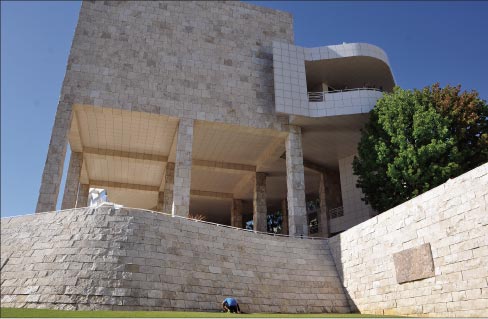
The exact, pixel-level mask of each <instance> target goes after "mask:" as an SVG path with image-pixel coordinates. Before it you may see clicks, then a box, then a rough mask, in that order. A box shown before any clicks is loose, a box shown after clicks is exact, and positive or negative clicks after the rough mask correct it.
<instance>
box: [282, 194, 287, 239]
mask: <svg viewBox="0 0 488 319" xmlns="http://www.w3.org/2000/svg"><path fill="white" fill-rule="evenodd" d="M281 212H282V214H283V221H282V223H281V233H282V234H283V235H288V205H287V202H286V198H285V199H283V200H282V201H281Z"/></svg>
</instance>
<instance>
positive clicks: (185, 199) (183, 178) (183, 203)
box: [172, 118, 193, 217]
mask: <svg viewBox="0 0 488 319" xmlns="http://www.w3.org/2000/svg"><path fill="white" fill-rule="evenodd" d="M192 146H193V120H192V119H185V118H181V119H180V123H179V125H178V132H177V141H176V161H175V173H174V188H173V209H172V215H178V216H184V217H188V214H189V212H190V186H191V165H192V162H191V157H192V154H191V153H192Z"/></svg>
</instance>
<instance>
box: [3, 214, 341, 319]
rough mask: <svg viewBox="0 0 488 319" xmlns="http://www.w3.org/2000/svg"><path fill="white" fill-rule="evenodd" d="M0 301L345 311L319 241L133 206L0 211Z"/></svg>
mask: <svg viewBox="0 0 488 319" xmlns="http://www.w3.org/2000/svg"><path fill="white" fill-rule="evenodd" d="M1 227H2V230H1V231H2V233H1V235H2V237H1V240H2V251H1V253H2V263H3V262H4V261H5V260H7V258H8V261H7V263H6V264H5V266H4V267H3V269H2V272H1V282H2V285H1V295H2V299H1V302H2V307H35V308H46V307H48V308H58V309H114V310H211V311H218V310H220V307H221V302H222V300H223V298H224V297H227V296H234V297H236V298H237V299H238V301H239V303H240V305H241V308H242V310H243V311H245V312H291V313H297V312H348V311H349V306H348V304H347V299H346V296H345V294H344V292H343V289H342V286H341V283H340V280H339V277H338V275H337V270H336V268H335V265H334V261H333V260H332V256H331V254H330V251H329V248H328V244H327V241H326V240H312V239H299V238H287V237H274V236H269V235H264V234H255V233H253V232H248V231H245V230H236V229H232V228H226V227H218V226H216V225H211V224H206V223H202V222H197V221H192V220H187V219H183V218H178V217H171V216H170V215H166V214H161V213H154V212H149V211H143V210H137V209H125V208H122V209H115V208H113V207H112V206H111V205H104V206H101V207H99V208H97V209H89V208H84V209H73V210H67V211H61V212H57V213H45V214H36V215H31V216H22V217H15V218H5V219H2V223H1Z"/></svg>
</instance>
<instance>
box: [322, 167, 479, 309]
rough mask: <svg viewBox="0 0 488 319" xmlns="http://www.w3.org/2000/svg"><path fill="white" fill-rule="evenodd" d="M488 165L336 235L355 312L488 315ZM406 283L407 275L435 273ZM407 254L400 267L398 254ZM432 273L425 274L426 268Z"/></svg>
mask: <svg viewBox="0 0 488 319" xmlns="http://www.w3.org/2000/svg"><path fill="white" fill-rule="evenodd" d="M487 203H488V164H484V165H482V166H480V167H478V168H476V169H474V170H472V171H470V172H468V173H466V174H464V175H462V176H460V177H458V178H455V179H451V180H449V181H448V182H447V183H445V184H443V185H441V186H439V187H437V188H435V189H432V190H431V191H429V192H426V193H424V194H422V195H420V196H418V197H416V198H414V199H412V200H410V201H408V202H406V203H404V204H402V205H399V206H397V207H395V208H393V209H391V210H389V211H387V212H384V213H382V214H380V215H378V216H376V217H374V218H372V219H370V220H367V221H365V222H363V223H361V224H359V225H357V226H355V227H353V228H351V229H349V230H347V231H345V232H343V233H341V234H340V235H337V236H335V237H333V238H331V239H329V245H330V247H331V251H332V253H333V256H334V259H335V261H336V265H337V268H338V271H339V274H340V276H341V278H342V280H343V284H344V287H345V289H346V291H347V294H348V296H349V301H350V305H351V308H352V310H359V311H360V312H361V313H373V314H399V315H414V316H421V315H424V316H427V315H428V316H441V317H451V316H455V317H462V316H475V317H480V316H483V317H488V205H487ZM422 244H430V249H431V254H432V257H431V259H430V260H431V261H433V273H432V276H429V277H428V278H425V279H419V280H413V281H408V282H404V283H401V284H399V283H398V282H397V279H396V277H397V272H398V273H400V275H404V274H407V275H414V276H415V275H418V274H419V273H421V272H423V271H426V272H427V273H428V272H429V267H430V266H429V265H431V264H429V263H428V262H426V261H428V258H427V257H428V255H425V254H424V255H423V253H422V249H421V247H420V246H421V245H422ZM407 249H412V250H410V251H407V252H403V254H401V255H402V256H403V257H405V256H406V259H403V260H402V262H405V263H406V264H402V263H401V262H400V263H397V265H395V263H394V259H393V255H394V254H395V253H398V252H402V251H404V250H407ZM424 275H425V274H424Z"/></svg>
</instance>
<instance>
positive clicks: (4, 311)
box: [0, 308, 386, 318]
mask: <svg viewBox="0 0 488 319" xmlns="http://www.w3.org/2000/svg"><path fill="white" fill-rule="evenodd" d="M0 317H2V318H236V317H239V318H371V317H386V316H377V315H360V314H277V313H273V314H272V313H252V314H239V315H236V314H228V313H221V312H189V311H188V312H185V311H68V310H50V309H17V308H0Z"/></svg>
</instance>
